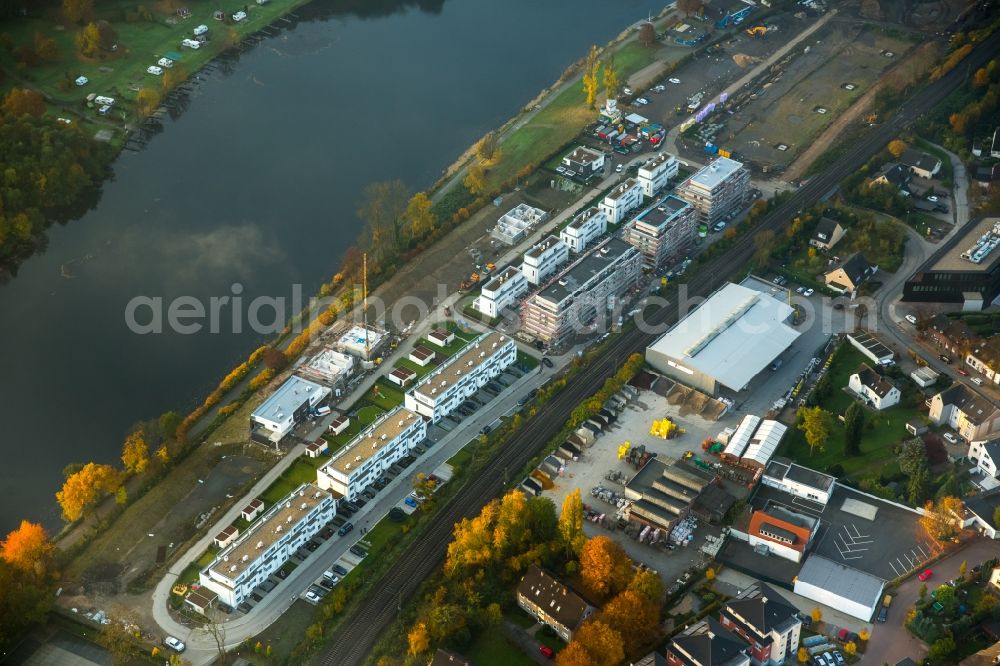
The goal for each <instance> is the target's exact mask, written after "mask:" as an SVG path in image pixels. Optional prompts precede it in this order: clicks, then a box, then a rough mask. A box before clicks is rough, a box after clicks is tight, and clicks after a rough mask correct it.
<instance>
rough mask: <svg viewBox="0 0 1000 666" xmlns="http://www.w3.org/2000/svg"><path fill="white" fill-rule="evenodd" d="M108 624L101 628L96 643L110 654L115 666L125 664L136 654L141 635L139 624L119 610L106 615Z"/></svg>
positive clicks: (132, 617) (128, 614)
mask: <svg viewBox="0 0 1000 666" xmlns="http://www.w3.org/2000/svg"><path fill="white" fill-rule="evenodd" d="M108 619H109V620H111V621H110V622H109V623H108V624H106V625H104V627H102V628H101V633H100V636H99V637H98V639H97V640H98V642H99V643H100V644H101V645H102V646H103V647H104V648H105V649H106V650H107V651H108V652H110V653H111V658H112V660H113V662H112V663H114V664H115V665H116V666H118V665H119V664H122V665H123V664H127V663H129V661H130V660H131V659H132V657H133V656H135V654H137V652H138V651H139V650H138V647H139V641H140V640H141V638H142V633H141V632H140V630H139V623H138V622H137V621H136V618H135V617H134V616H133V615H132V614H130V613H129V612H128V611H126V610H124V609H122V608H119V609H116V610H114V611H112V612H110V613H108Z"/></svg>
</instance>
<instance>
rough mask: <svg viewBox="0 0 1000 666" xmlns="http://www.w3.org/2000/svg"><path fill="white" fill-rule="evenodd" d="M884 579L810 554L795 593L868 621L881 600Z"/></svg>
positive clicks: (798, 578)
mask: <svg viewBox="0 0 1000 666" xmlns="http://www.w3.org/2000/svg"><path fill="white" fill-rule="evenodd" d="M884 589H885V581H884V580H883V579H881V578H879V577H878V576H873V575H872V574H870V573H865V572H864V571H860V570H858V569H854V568H852V567H849V566H847V565H846V564H840V563H839V562H834V561H833V560H828V559H827V558H825V557H822V556H820V555H816V554H815V553H813V554H812V555H810V556H809V557H808V558H807V559H806V563H805V564H804V565H802V569H801V570H800V571H799V574H798V576H797V577H796V579H795V588H794V590H795V594H801V595H802V596H803V597H805V598H807V599H812V600H813V601H818V602H819V603H821V604H826V605H827V606H830V607H831V608H835V609H837V610H839V611H840V612H842V613H847V614H848V615H850V616H851V617H856V618H858V619H859V620H863V621H865V622H868V621H869V620H871V619H872V615H874V614H875V609H876V608H877V607H878V606H879V605H880V604H881V602H882V591H883V590H884Z"/></svg>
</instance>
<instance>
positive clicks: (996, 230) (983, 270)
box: [903, 217, 1000, 310]
mask: <svg viewBox="0 0 1000 666" xmlns="http://www.w3.org/2000/svg"><path fill="white" fill-rule="evenodd" d="M998 296H1000V218H998V217H980V218H976V219H974V220H972V221H970V222H969V223H968V224H967V225H966V226H965V227H964V228H963V229H962V230H961V231H960V232H958V233H956V234H955V235H954V236H953V237H952V238H951V239H950V240H948V241H945V243H944V244H943V246H942V247H941V248H940V249H939V250H938V251H937V252H935V253H934V254H933V255H931V257H930V259H928V260H927V261H926V262H924V264H923V265H922V266H920V268H918V269H917V270H916V272H915V273H914V274H913V275H912V276H911V277H910V278H909V279H908V280H907V281H906V284H905V285H903V300H904V301H924V302H933V303H961V304H962V309H963V310H981V309H983V308H986V307H989V305H990V304H992V303H994V302H995V301H996V300H997V297H998Z"/></svg>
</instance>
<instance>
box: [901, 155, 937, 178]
mask: <svg viewBox="0 0 1000 666" xmlns="http://www.w3.org/2000/svg"><path fill="white" fill-rule="evenodd" d="M899 163H900V164H901V165H903V166H904V167H906V168H907V169H909V170H910V173H912V174H913V175H914V176H918V177H920V178H933V177H934V176H936V175H937V174H938V172H939V171H941V160H939V159H938V158H936V157H934V156H932V155H928V154H927V153H922V152H920V151H917V150H913V149H910V150H907V151H906V152H905V153H903V155H902V157H900V158H899Z"/></svg>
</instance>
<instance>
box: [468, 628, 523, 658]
mask: <svg viewBox="0 0 1000 666" xmlns="http://www.w3.org/2000/svg"><path fill="white" fill-rule="evenodd" d="M465 655H466V656H467V657H469V659H470V660H471V661H472V663H474V664H476V665H477V666H531V665H532V664H534V663H535V662H534V661H533V660H532V659H531V658H530V657H528V655H526V654H524V653H523V652H521V651H520V650H519V649H517V648H516V647H514V646H513V645H511V644H510V643H508V642H507V640H506V639H505V638H504V636H503V634H502V633H500V631H499V630H497V629H495V630H492V631H483V632H481V633H480V634H479V636H477V637H476V640H475V641H473V643H472V645H470V646H469V647H468V649H466V651H465Z"/></svg>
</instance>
